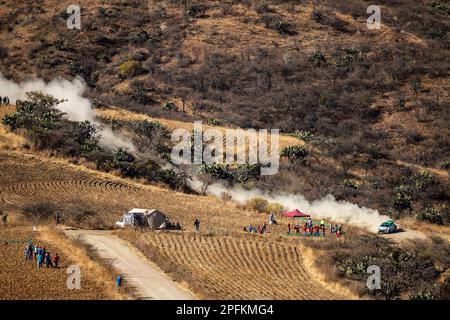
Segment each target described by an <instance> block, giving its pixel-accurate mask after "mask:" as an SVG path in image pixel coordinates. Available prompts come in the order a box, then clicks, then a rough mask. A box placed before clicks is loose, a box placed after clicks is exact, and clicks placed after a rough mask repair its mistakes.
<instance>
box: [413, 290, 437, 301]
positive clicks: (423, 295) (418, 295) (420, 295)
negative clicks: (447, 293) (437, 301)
mask: <svg viewBox="0 0 450 320" xmlns="http://www.w3.org/2000/svg"><path fill="white" fill-rule="evenodd" d="M409 299H410V300H434V296H433V295H432V294H431V293H430V292H422V291H419V292H418V293H416V294H413V295H410V296H409Z"/></svg>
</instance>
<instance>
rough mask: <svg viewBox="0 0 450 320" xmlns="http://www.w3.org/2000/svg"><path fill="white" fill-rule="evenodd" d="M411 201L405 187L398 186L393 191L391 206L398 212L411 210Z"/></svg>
mask: <svg viewBox="0 0 450 320" xmlns="http://www.w3.org/2000/svg"><path fill="white" fill-rule="evenodd" d="M411 200H412V197H411V195H410V193H409V190H408V189H407V188H406V187H405V186H400V187H398V188H396V189H395V193H394V197H393V201H392V203H393V204H392V206H393V207H394V208H395V209H397V210H399V211H403V210H406V209H409V208H411V205H412V202H411Z"/></svg>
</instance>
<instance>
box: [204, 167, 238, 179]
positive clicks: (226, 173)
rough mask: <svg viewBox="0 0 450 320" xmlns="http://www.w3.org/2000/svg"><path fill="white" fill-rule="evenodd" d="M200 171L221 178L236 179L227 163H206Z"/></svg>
mask: <svg viewBox="0 0 450 320" xmlns="http://www.w3.org/2000/svg"><path fill="white" fill-rule="evenodd" d="M199 171H200V173H205V174H208V175H210V176H212V177H214V178H216V179H220V180H229V181H232V180H233V179H234V173H233V171H232V170H231V168H230V166H229V165H227V164H210V165H207V164H204V165H203V166H201V167H200V170H199Z"/></svg>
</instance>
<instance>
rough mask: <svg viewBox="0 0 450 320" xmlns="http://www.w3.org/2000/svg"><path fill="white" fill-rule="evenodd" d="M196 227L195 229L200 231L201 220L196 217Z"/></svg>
mask: <svg viewBox="0 0 450 320" xmlns="http://www.w3.org/2000/svg"><path fill="white" fill-rule="evenodd" d="M194 227H195V231H197V232H198V231H199V230H200V220H198V219H195V221H194Z"/></svg>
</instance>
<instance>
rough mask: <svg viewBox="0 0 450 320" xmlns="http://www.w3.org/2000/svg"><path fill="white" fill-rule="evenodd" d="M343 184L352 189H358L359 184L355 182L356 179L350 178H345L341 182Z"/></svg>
mask: <svg viewBox="0 0 450 320" xmlns="http://www.w3.org/2000/svg"><path fill="white" fill-rule="evenodd" d="M341 186H343V187H344V188H351V189H355V190H356V189H358V185H357V184H356V183H355V181H353V180H350V179H344V180H342V182H341Z"/></svg>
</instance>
